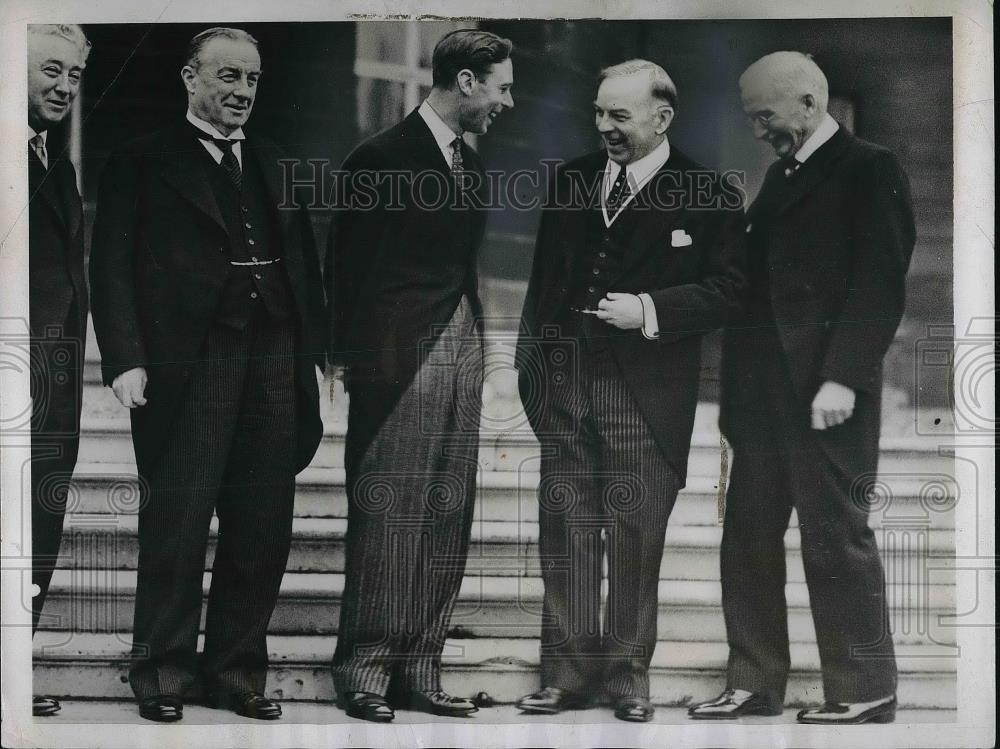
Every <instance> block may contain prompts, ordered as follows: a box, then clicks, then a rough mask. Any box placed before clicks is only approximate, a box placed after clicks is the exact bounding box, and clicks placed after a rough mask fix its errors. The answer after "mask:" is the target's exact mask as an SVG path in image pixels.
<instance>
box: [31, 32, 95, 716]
mask: <svg viewBox="0 0 1000 749" xmlns="http://www.w3.org/2000/svg"><path fill="white" fill-rule="evenodd" d="M89 54H90V42H89V41H87V38H86V36H84V33H83V30H82V29H81V28H80V27H79V26H76V25H73V24H52V25H48V24H46V25H31V26H29V27H28V195H29V203H28V284H29V291H28V293H29V300H28V306H29V311H30V315H31V321H30V331H31V338H32V340H31V354H32V355H31V365H32V377H31V400H32V404H33V406H32V414H31V554H32V565H31V581H32V583H33V584H35V585H37V586H38V594H37V595H36V596H35V598H34V600H33V601H32V608H31V630H32V632H34V631H35V630H36V629H38V621H39V617H40V616H41V613H42V607H43V605H44V604H45V596H46V593H47V592H48V589H49V583H50V582H51V580H52V572H53V570H54V569H55V566H56V561H57V558H58V556H59V542H60V540H61V538H62V530H63V518H64V516H65V513H66V489H67V484H68V482H69V480H70V479H71V478H72V476H73V468H74V467H75V466H76V456H77V449H78V447H79V443H80V406H81V403H82V395H83V378H82V377H81V374H82V367H83V351H84V345H85V344H86V340H87V286H86V281H85V280H84V270H83V207H82V205H81V201H80V193H79V192H77V189H76V170H75V169H74V168H73V164H72V162H70V160H69V158H68V154H65V153H64V151H63V147H62V145H61V144H58V143H54V142H52V139H51V138H50V137H49V131H50V129H51V128H52V127H53V126H55V125H58V124H59V123H60V122H62V121H63V119H65V117H66V115H68V114H69V112H70V108H71V105H72V103H73V99H75V98H76V95H77V94H78V93H79V91H80V79H81V76H82V75H83V69H84V67H86V64H87V56H88V55H89ZM59 709H60V705H59V702H58V701H57V700H55V699H54V698H52V697H35V698H34V701H33V703H32V712H33V714H34V715H36V716H47V715H54V714H55V713H57V712H59Z"/></svg>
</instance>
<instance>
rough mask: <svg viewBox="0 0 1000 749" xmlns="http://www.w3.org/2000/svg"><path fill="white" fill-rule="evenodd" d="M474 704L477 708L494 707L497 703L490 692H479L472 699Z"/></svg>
mask: <svg viewBox="0 0 1000 749" xmlns="http://www.w3.org/2000/svg"><path fill="white" fill-rule="evenodd" d="M472 704H474V705H475V706H476V707H493V706H494V705H495V704H496V703H495V702H493V698H492V697H490V695H489V693H488V692H479V693H477V694H476V696H475V697H473V698H472Z"/></svg>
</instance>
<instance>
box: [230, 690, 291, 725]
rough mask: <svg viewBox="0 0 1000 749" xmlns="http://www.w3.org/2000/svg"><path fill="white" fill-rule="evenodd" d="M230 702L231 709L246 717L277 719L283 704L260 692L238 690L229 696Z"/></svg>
mask: <svg viewBox="0 0 1000 749" xmlns="http://www.w3.org/2000/svg"><path fill="white" fill-rule="evenodd" d="M228 703H229V704H228V705H227V707H228V708H229V709H230V710H232V711H233V712H234V713H236V714H237V715H242V716H243V717H244V718H256V719H257V720H277V719H278V718H280V717H281V705H279V704H278V703H277V702H275V701H274V700H272V699H268V698H267V697H265V696H264V695H262V694H261V693H260V692H236V693H235V694H231V695H230V696H229V698H228Z"/></svg>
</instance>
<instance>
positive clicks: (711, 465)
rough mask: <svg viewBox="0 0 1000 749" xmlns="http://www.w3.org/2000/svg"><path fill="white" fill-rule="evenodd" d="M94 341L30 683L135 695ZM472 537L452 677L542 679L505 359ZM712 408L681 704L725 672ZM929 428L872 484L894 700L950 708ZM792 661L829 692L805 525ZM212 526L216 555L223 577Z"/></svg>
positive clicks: (128, 457)
mask: <svg viewBox="0 0 1000 749" xmlns="http://www.w3.org/2000/svg"><path fill="white" fill-rule="evenodd" d="M96 351H97V349H96V346H94V345H93V344H91V345H90V347H89V352H90V353H89V359H90V361H88V364H87V371H86V386H85V396H84V427H83V436H82V440H81V455H80V462H79V465H78V467H77V473H76V477H75V480H74V489H73V491H72V492H71V495H70V498H69V506H70V512H69V515H68V516H67V522H66V531H65V535H64V541H63V548H62V553H63V556H64V559H63V560H62V562H61V564H60V569H59V570H57V572H56V575H55V577H54V579H53V584H52V588H51V591H50V594H49V600H48V603H47V604H46V610H45V618H44V620H43V631H40V632H39V633H38V635H37V636H36V637H35V640H34V647H35V662H34V664H35V665H34V674H35V692H36V693H43V694H52V695H56V696H62V697H73V698H91V699H130V698H131V691H130V689H129V686H128V683H127V669H128V658H127V655H128V651H129V648H130V639H131V635H130V629H131V622H132V611H133V606H134V594H135V579H136V574H135V569H136V561H137V558H138V548H137V538H136V516H135V512H136V509H137V506H138V501H139V498H138V492H137V487H136V476H135V464H134V459H133V453H132V446H131V440H130V436H129V425H128V421H127V418H126V416H127V415H126V413H125V410H124V409H122V408H121V407H119V406H118V405H117V403H116V402H115V400H114V398H113V396H112V395H111V393H110V392H109V391H108V390H106V389H103V388H101V386H100V379H99V372H98V367H97V364H96V361H95V360H96ZM486 398H487V403H486V409H485V414H486V415H485V418H484V428H483V435H482V442H481V450H480V473H479V492H478V498H477V507H476V522H475V525H474V528H473V543H472V548H471V551H470V555H469V561H468V566H467V572H466V577H465V580H464V583H463V586H462V592H461V596H460V600H459V603H458V606H457V610H456V612H455V616H454V618H453V621H452V629H451V632H450V639H449V642H448V645H447V647H446V650H445V655H444V664H445V675H444V682H445V688H446V689H448V690H449V691H451V692H453V693H456V694H472V693H475V692H478V691H479V690H481V689H485V690H486V691H488V692H489V693H490V694H491V695H493V697H494V698H495V699H497V700H498V701H501V702H510V701H513V700H514V699H516V698H517V697H518V696H519V695H521V694H523V693H525V692H528V691H531V690H532V689H533V688H535V687H536V686H537V685H538V639H537V637H538V630H539V622H540V616H541V596H542V585H541V579H540V577H539V574H538V553H537V516H538V513H537V502H536V499H535V487H536V485H537V480H538V473H537V471H538V458H537V452H538V451H537V444H536V443H535V441H534V439H533V437H532V436H531V434H530V431H527V429H526V427H525V426H524V425H523V424H520V423H519V422H520V419H519V418H518V414H517V407H516V395H514V391H513V390H512V385H511V381H510V379H509V376H508V377H507V378H505V377H503V376H500V377H494V378H493V379H491V380H490V381H489V384H488V386H487V389H486ZM344 406H345V398H344V397H343V394H342V393H338V396H337V399H336V403H335V404H334V405H333V406H331V404H330V403H329V400H328V399H326V398H325V397H324V410H325V414H324V419H325V421H326V424H327V429H326V435H325V438H324V441H323V444H322V446H321V447H320V450H319V453H318V454H317V456H316V459H315V460H314V461H313V464H312V465H311V466H310V467H309V468H308V469H306V471H304V472H303V473H302V474H300V476H299V480H298V489H297V494H296V503H295V515H296V516H295V523H294V540H293V544H292V552H291V557H290V559H289V564H288V571H287V573H286V575H285V578H284V583H283V586H282V595H281V600H280V602H279V604H278V607H277V609H276V611H275V613H274V616H273V619H272V622H271V633H272V634H271V637H270V638H269V647H270V650H271V658H272V670H271V673H270V677H269V682H268V690H269V692H270V693H271V694H272V695H274V696H276V697H279V698H283V699H292V700H330V699H332V698H333V689H332V684H331V679H330V674H329V668H328V664H329V660H330V657H331V655H332V653H333V650H334V646H335V643H336V630H337V620H338V615H339V606H340V594H341V591H342V589H343V570H344V551H343V544H344V532H345V529H346V509H347V504H346V497H345V494H344V487H343V484H344V471H343V437H344V415H345V414H344ZM715 416H716V414H715V409H714V406H712V405H710V404H704V405H703V406H700V407H699V413H698V418H697V426H696V430H695V435H694V448H693V450H692V455H691V460H690V463H689V471H690V478H689V482H688V487H687V488H686V489H685V490H684V491H683V492H682V494H681V496H680V497H679V499H678V502H677V505H676V507H675V510H674V512H673V515H672V517H671V520H670V526H669V530H668V532H667V543H666V548H665V550H664V554H663V560H662V563H661V566H660V617H659V640H660V642H659V645H658V647H657V651H656V653H655V656H654V658H653V669H652V692H653V699H654V701H655V702H657V703H659V704H663V705H684V704H686V703H688V702H690V701H691V700H693V699H699V698H703V697H708V696H711V695H713V694H715V693H717V692H718V691H719V690H720V689H721V687H722V686H723V680H724V669H725V662H726V656H727V646H726V642H725V629H724V624H723V619H722V610H721V606H720V586H719V575H718V550H719V542H720V539H721V533H722V531H721V525H720V524H719V522H718V506H717V499H716V486H717V482H718V475H719V465H720V455H719V437H718V432H717V430H716V429H715V427H714V423H715ZM935 450H936V448H935V447H934V446H933V443H928V442H925V441H923V440H921V439H919V438H916V437H906V436H891V435H890V436H886V437H885V438H884V439H883V449H882V458H881V465H880V470H881V472H882V473H883V474H884V481H883V485H882V486H881V487H880V490H879V492H878V494H877V496H876V497H875V498H874V499H873V500H872V502H873V505H872V513H871V524H872V526H873V527H874V528H876V531H877V533H878V535H879V541H880V544H881V548H882V550H883V556H884V560H885V564H886V570H887V578H888V582H889V585H888V594H889V597H890V605H891V611H892V622H893V627H894V635H893V636H894V638H895V641H896V644H897V653H898V661H899V668H900V685H899V700H900V705H901V707H904V708H909V709H925V708H933V709H942V708H943V709H953V708H954V707H955V702H956V655H957V650H956V648H955V637H954V631H953V630H952V629H950V628H949V627H948V626H947V623H946V622H947V619H946V618H947V616H948V615H949V614H953V613H954V611H955V584H954V583H955V580H954V570H953V564H952V563H951V558H952V557H953V555H954V512H953V508H954V497H956V496H957V493H956V488H955V486H954V480H953V479H952V478H950V477H951V476H952V475H953V473H954V471H953V467H952V460H951V459H950V458H949V457H946V456H939V455H937V454H936V451H935ZM785 540H786V546H787V548H788V557H789V563H788V580H789V582H788V586H787V596H788V603H789V617H790V633H791V639H792V663H793V674H792V677H791V680H790V684H789V689H788V702H789V703H790V704H796V703H799V704H801V703H814V702H817V701H821V700H822V692H821V688H820V674H819V658H818V654H817V652H816V644H815V632H814V629H813V624H812V618H811V615H810V612H809V601H808V593H807V590H806V587H805V583H804V576H803V572H802V564H801V555H800V553H799V536H798V531H797V528H796V527H795V522H794V516H793V524H792V527H791V528H790V529H789V531H788V533H787V535H786V539H785ZM213 553H214V527H213V538H212V541H211V542H210V545H209V554H208V559H207V560H206V574H205V581H204V585H205V590H206V592H207V590H208V585H209V582H210V579H211V573H210V572H209V571H208V570H209V569H210V568H211V560H212V556H213Z"/></svg>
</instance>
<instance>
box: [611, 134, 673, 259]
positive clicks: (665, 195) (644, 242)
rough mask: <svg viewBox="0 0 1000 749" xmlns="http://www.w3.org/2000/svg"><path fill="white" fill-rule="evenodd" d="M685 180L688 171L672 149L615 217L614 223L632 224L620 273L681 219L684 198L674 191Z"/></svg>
mask: <svg viewBox="0 0 1000 749" xmlns="http://www.w3.org/2000/svg"><path fill="white" fill-rule="evenodd" d="M675 175H676V176H675ZM686 179H687V173H686V172H685V171H684V169H682V168H681V165H680V163H679V159H678V158H677V151H676V150H673V149H672V150H671V152H670V158H668V159H667V160H666V162H665V163H664V164H663V166H662V167H660V169H659V170H658V171H657V173H656V174H654V175H653V176H652V177H651V178H650V180H649V181H648V182H647V183H646V184H645V185H644V186H643V187H642V189H640V190H639V192H638V194H636V196H635V198H633V199H632V202H630V203H629V204H628V205H627V206H625V207H624V208H623V209H622V212H621V214H620V215H619V216H618V217H617V218H616V219H615V223H617V222H619V221H626V222H629V223H632V224H634V227H633V228H632V230H631V232H629V242H628V244H627V245H626V246H625V256H624V258H623V262H622V272H624V271H626V270H627V269H628V268H629V266H631V265H632V263H633V262H635V260H637V259H638V258H639V257H641V256H642V254H643V253H644V252H645V251H646V249H647V248H648V247H650V246H651V245H653V244H655V243H656V241H657V240H658V239H660V238H661V237H662V236H664V235H665V234H666V233H667V232H669V231H670V230H671V229H673V227H674V226H675V225H676V224H677V222H678V221H679V220H680V218H681V216H682V215H683V213H684V209H685V201H683V200H678V199H677V192H676V191H677V190H678V189H684V187H685V180H686Z"/></svg>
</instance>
